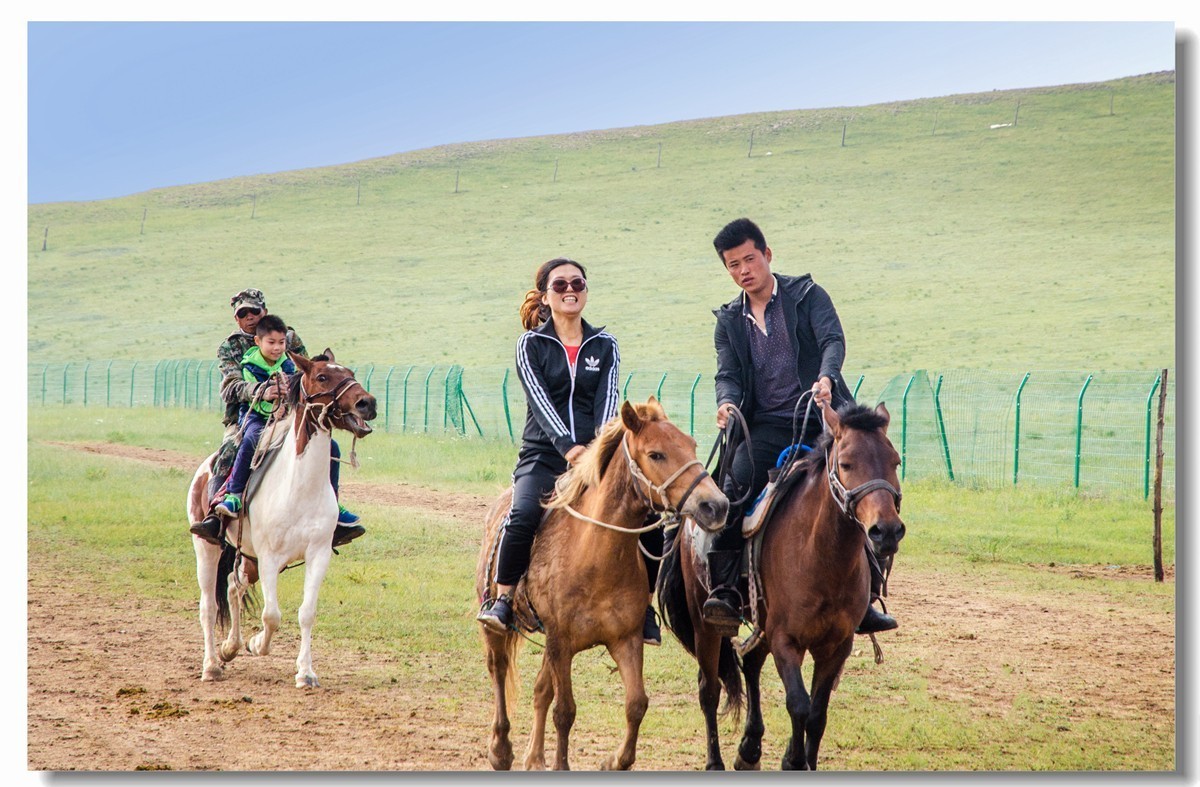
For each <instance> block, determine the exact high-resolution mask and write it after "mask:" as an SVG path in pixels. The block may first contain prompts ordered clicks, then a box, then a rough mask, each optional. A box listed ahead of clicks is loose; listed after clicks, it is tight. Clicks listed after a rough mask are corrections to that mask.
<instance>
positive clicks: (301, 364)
mask: <svg viewBox="0 0 1200 787" xmlns="http://www.w3.org/2000/svg"><path fill="white" fill-rule="evenodd" d="M288 357H289V358H291V359H292V363H294V364H296V368H297V369H299V370H300V371H301V372H303V373H304V374H308V370H309V369H311V368H312V361H310V360H308V359H307V358H305V357H304V356H303V355H301V354H300V353H294V352H292V351H291V350H288Z"/></svg>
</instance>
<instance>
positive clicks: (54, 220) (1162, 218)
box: [28, 72, 1175, 371]
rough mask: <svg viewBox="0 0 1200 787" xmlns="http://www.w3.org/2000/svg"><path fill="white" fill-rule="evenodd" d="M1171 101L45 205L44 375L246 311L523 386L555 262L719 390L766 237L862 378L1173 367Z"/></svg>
mask: <svg viewBox="0 0 1200 787" xmlns="http://www.w3.org/2000/svg"><path fill="white" fill-rule="evenodd" d="M1174 91H1175V75H1174V72H1165V73H1158V74H1150V75H1143V76H1138V77H1131V78H1127V79H1120V80H1115V81H1112V82H1105V83H1097V84H1087V85H1070V86H1062V87H1052V88H1036V89H1027V90H1015V91H997V92H992V93H985V94H975V95H959V96H948V97H944V98H930V99H923V100H918V101H905V102H898V103H894V104H882V105H876V106H869V107H852V108H834V109H823V110H809V111H793V112H771V113H762V114H751V115H739V116H734V117H723V118H713V119H707V120H695V121H688V122H681V123H672V124H666V125H661V126H651V127H636V128H627V129H615V130H609V131H596V132H588V133H579V134H568V135H560V136H550V137H539V138H528V139H517V140H506V141H497V142H482V143H471V144H462V145H453V146H446V147H440V148H433V149H429V150H421V151H416V152H412V153H405V154H400V155H396V156H389V157H385V158H379V159H372V160H368V161H362V162H358V163H355V164H348V165H344V166H337V167H326V168H320V169H311V170H302V171H295V172H286V173H278V174H272V175H261V176H254V177H245V178H237V179H231V180H223V181H218V182H213V183H204V184H197V185H191V186H181V187H176V188H167V189H160V190H155V191H150V192H146V193H143V194H137V195H133V196H129V197H124V198H120V199H112V200H104V201H99V202H91V203H60V204H45V205H32V206H30V208H29V216H28V229H29V238H28V254H29V352H30V358H31V360H36V361H59V362H61V361H66V360H71V359H97V360H98V359H109V358H117V359H134V358H149V359H156V358H167V357H171V358H181V357H192V358H209V357H211V356H212V354H213V351H214V349H215V347H216V345H217V343H218V342H219V341H220V340H221V338H222V337H223V336H224V335H225V333H226V332H227V331H228V330H229V329H230V328H231V327H232V320H231V315H230V310H229V308H228V298H229V296H230V295H231V294H232V293H234V292H236V291H237V290H238V289H240V288H242V287H244V286H250V285H253V286H258V287H261V288H262V289H264V290H265V291H266V293H267V297H268V304H269V306H270V308H271V310H272V311H274V312H276V313H278V314H280V315H282V316H284V317H285V318H286V319H287V320H288V321H289V322H290V323H291V324H293V325H295V326H296V327H297V328H298V329H299V330H300V333H301V335H302V336H303V337H304V338H305V340H306V341H307V343H308V346H309V347H310V349H314V350H315V349H319V348H320V347H324V346H325V345H331V346H333V347H334V349H335V350H337V351H338V353H339V357H340V358H342V359H343V360H347V361H348V362H350V363H367V362H374V363H445V362H449V361H453V362H458V363H462V364H464V365H467V366H468V367H471V366H479V365H497V364H506V363H509V362H510V360H511V356H512V348H513V343H514V340H515V338H516V336H517V334H518V333H519V330H520V329H519V325H518V323H517V319H516V308H517V305H518V304H519V303H520V301H521V299H522V296H523V294H524V292H525V290H526V289H527V288H528V287H529V286H530V283H531V278H532V274H533V271H534V268H535V267H536V266H537V264H539V263H540V262H542V261H543V260H545V259H548V258H550V257H553V256H557V255H560V254H562V255H568V256H572V257H574V258H576V259H578V260H580V261H581V262H583V263H585V264H586V265H587V266H588V268H589V273H590V276H589V279H590V283H591V286H592V290H591V301H590V304H589V307H588V313H587V316H588V317H589V319H591V320H593V321H594V322H597V323H604V324H607V325H608V326H609V329H610V330H611V331H613V332H614V333H615V334H616V335H617V336H618V338H619V339H620V341H621V347H622V355H623V360H624V363H625V365H626V366H627V367H628V368H636V367H642V368H672V369H675V368H687V369H695V370H696V371H707V370H709V369H710V368H711V367H712V365H713V352H712V327H713V318H712V316H711V314H710V309H711V308H713V307H714V306H716V305H718V304H719V303H721V302H723V301H725V300H728V299H729V298H730V297H732V296H733V295H734V294H735V292H736V288H735V287H734V285H733V283H732V282H731V281H729V279H728V278H727V276H726V275H725V273H724V271H723V269H722V267H721V265H720V262H719V261H718V259H717V257H716V255H715V253H714V252H713V249H712V245H711V238H712V236H713V235H714V234H715V232H716V231H717V230H718V229H719V228H720V227H721V226H722V225H723V224H724V223H725V222H726V221H728V220H730V219H733V218H736V217H738V216H741V215H748V216H751V217H752V218H754V219H755V220H757V221H758V222H759V223H760V224H761V225H762V227H763V228H764V230H765V231H766V233H767V239H768V243H769V244H770V245H771V247H772V249H773V250H774V252H775V269H776V270H778V271H780V272H784V273H803V272H811V273H812V274H813V276H814V277H815V278H816V280H817V281H818V282H820V283H821V284H822V285H824V286H825V287H826V289H828V290H829V291H830V293H831V295H832V296H833V298H834V301H835V303H836V304H837V306H838V309H839V312H840V314H841V317H842V321H843V324H844V325H845V327H846V331H847V336H848V358H847V369H848V370H851V369H852V370H855V371H862V370H868V369H869V370H879V371H886V370H897V371H899V370H907V369H915V368H954V367H981V368H996V369H1018V368H1020V369H1026V368H1042V369H1045V368H1063V369H1086V370H1094V369H1137V370H1142V369H1147V370H1148V369H1154V368H1161V367H1163V366H1173V365H1174V363H1173V359H1174V353H1175V345H1174V337H1175V317H1174V284H1175V279H1174V277H1175V264H1174V193H1175V162H1174V130H1175V111H1174ZM1018 106H1019V109H1018ZM1110 106H1111V113H1110ZM1014 120H1015V121H1016V122H1015V123H1014ZM999 124H1013V125H1010V126H1003V127H999V128H992V126H993V125H999ZM843 130H844V132H843ZM751 133H753V150H752V155H747V154H748V152H751V151H750V145H749V143H750V138H751ZM843 133H844V142H843ZM660 149H661V166H659V155H660ZM456 183H457V192H456V190H455V188H456ZM143 211H144V212H145V225H144V231H143V229H142V222H143ZM46 228H49V231H48V243H47V249H46V250H45V251H42V242H43V236H44V233H45V232H46Z"/></svg>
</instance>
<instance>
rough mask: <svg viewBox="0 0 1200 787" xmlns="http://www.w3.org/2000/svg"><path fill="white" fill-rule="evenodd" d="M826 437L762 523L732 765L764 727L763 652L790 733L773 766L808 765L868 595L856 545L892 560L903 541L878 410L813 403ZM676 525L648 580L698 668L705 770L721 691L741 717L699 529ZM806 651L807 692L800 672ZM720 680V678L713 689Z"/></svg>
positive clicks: (714, 748) (742, 765)
mask: <svg viewBox="0 0 1200 787" xmlns="http://www.w3.org/2000/svg"><path fill="white" fill-rule="evenodd" d="M823 411H824V416H825V424H826V428H827V431H826V433H825V434H824V435H823V436H822V439H821V440H820V442H819V444H818V446H817V448H816V450H814V451H813V452H812V453H811V454H809V456H808V457H806V458H805V459H803V460H802V461H803V462H805V463H806V464H807V467H805V468H804V472H805V473H806V475H805V476H804V478H802V479H801V480H799V481H798V482H797V484H796V486H795V487H793V488H792V490H791V492H790V494H789V495H788V497H787V498H786V499H785V500H782V501H780V503H779V504H778V506H777V508H776V510H775V512H774V514H773V515H772V517H771V520H770V521H769V522H767V523H766V524H765V525H764V528H766V530H765V532H764V533H763V543H762V553H761V554H762V557H761V561H760V566H761V574H760V575H761V579H762V584H761V586H760V587H759V589H758V595H759V598H758V605H757V606H758V609H757V613H758V614H757V618H758V623H759V627H760V628H761V630H762V634H763V636H762V640H761V642H760V644H759V645H758V646H757V647H756V648H754V649H753V650H750V651H749V652H747V653H746V654H745V655H744V656H743V658H742V667H741V672H742V674H743V675H745V678H746V686H745V702H746V710H747V713H746V725H745V730H744V732H743V735H742V740H741V744H740V745H739V746H738V757H737V760H736V761H735V763H734V767H735V768H737V769H738V770H757V769H758V768H759V760H760V759H761V757H762V736H763V731H764V728H763V720H762V708H761V704H760V698H759V677H760V673H761V671H762V666H763V663H764V662H765V661H766V658H767V654H768V653H770V654H773V655H774V657H775V668H776V669H777V670H778V672H779V677H780V678H781V679H782V680H783V685H784V688H785V690H786V693H787V711H788V715H789V716H790V717H791V721H792V735H791V739H790V740H789V742H788V747H787V751H786V752H785V754H784V755H783V768H784V769H797V770H807V769H813V770H815V769H816V767H817V750H818V749H819V748H820V745H821V736H822V735H823V734H824V732H825V722H826V714H827V711H828V707H829V699H830V695H831V694H832V692H833V690H834V688H835V687H836V685H837V681H838V678H839V676H840V675H841V672H842V668H843V666H844V665H845V663H846V658H847V657H848V656H849V655H850V650H851V648H852V646H853V644H854V631H855V628H856V626H857V625H858V623H859V621H861V620H862V618H863V614H864V613H865V612H866V609H867V603H868V601H869V598H870V573H869V568H868V566H867V554H866V549H865V546H866V544H867V543H868V539H870V543H871V544H872V546H873V548H874V551H875V554H876V555H878V556H880V557H886V556H888V555H894V554H895V553H896V550H897V549H898V547H899V543H900V539H902V538H903V537H904V523H903V522H902V521H901V520H900V482H899V479H898V478H897V477H896V468H897V466H899V464H900V456H899V454H897V453H896V449H895V448H894V447H893V446H892V443H891V441H890V440H888V438H887V425H888V422H889V420H890V417H889V415H888V411H887V408H886V407H884V406H883V405H882V404H880V405H879V406H878V407H877V408H875V409H874V410H871V409H868V408H866V407H860V406H857V405H851V406H849V407H844V408H843V409H842V412H841V413H840V414H839V413H837V412H834V410H833V409H832V408H823ZM696 524H697V525H699V527H700V529H697V528H696V527H694V526H692V524H691V523H690V522H689V523H685V525H684V527H681V528H680V530H679V533H678V535H677V538H678V539H681V541H680V543H679V546H678V548H677V549H676V550H675V551H674V553H673V554H672V556H671V557H670V558H669V559H668V560H666V561H664V562H663V566H662V569H661V571H660V573H659V605H660V607H661V608H662V610H663V614H664V615H665V617H666V619H667V622H668V623H669V624H670V626H671V627H672V629H674V631H675V635H676V636H677V637H678V638H679V640H680V642H682V643H683V646H684V647H685V648H686V649H687V650H688V652H689V653H691V654H692V655H693V656H695V657H696V659H697V661H698V662H699V664H700V676H699V685H700V707H701V709H702V710H703V712H704V720H705V726H706V728H707V733H708V761H707V768H708V769H709V770H723V769H724V767H725V765H724V762H723V761H722V759H721V748H720V741H719V739H718V735H717V724H716V718H717V703H718V700H719V699H720V690H721V684H724V686H725V689H726V695H727V700H726V706H727V707H730V708H732V709H734V710H736V711H740V710H741V704H742V701H743V693H742V685H741V680H740V677H741V676H740V675H739V674H738V669H737V664H736V659H735V657H734V654H733V650H732V647H731V645H730V641H729V640H728V639H724V638H722V637H721V636H720V635H719V634H718V633H717V632H716V631H715V630H714V629H713V628H712V627H711V626H709V624H707V623H705V622H704V620H703V618H702V616H701V614H700V608H701V606H702V605H703V604H704V600H705V598H706V597H707V595H708V590H707V588H706V587H704V581H703V579H704V577H705V571H704V544H705V542H706V541H707V537H706V535H707V534H706V533H704V532H701V530H704V531H710V532H711V531H712V528H711V527H707V526H705V525H704V523H702V522H697V523H696ZM806 653H811V654H812V659H813V673H812V691H811V694H810V693H809V690H808V688H806V687H805V685H804V679H803V676H802V675H801V672H800V666H801V664H802V663H803V661H804V656H805V654H806ZM718 681H719V682H718Z"/></svg>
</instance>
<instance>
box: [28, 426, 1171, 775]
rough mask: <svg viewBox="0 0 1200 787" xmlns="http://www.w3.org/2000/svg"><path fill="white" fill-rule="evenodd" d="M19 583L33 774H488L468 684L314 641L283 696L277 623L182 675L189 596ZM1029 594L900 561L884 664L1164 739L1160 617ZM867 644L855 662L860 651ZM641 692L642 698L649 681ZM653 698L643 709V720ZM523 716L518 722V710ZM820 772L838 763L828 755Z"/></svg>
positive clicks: (474, 501)
mask: <svg viewBox="0 0 1200 787" xmlns="http://www.w3.org/2000/svg"><path fill="white" fill-rule="evenodd" d="M70 447H72V448H75V449H77V450H85V451H91V452H97V453H104V454H106V455H113V456H120V457H124V458H127V459H132V460H138V461H147V462H153V463H156V464H160V465H170V466H175V467H179V468H181V469H183V470H185V471H187V472H189V473H190V471H191V469H192V468H194V467H195V465H196V463H197V462H198V461H199V458H198V457H191V456H187V455H183V454H179V453H174V452H170V451H160V450H152V449H143V448H135V447H130V446H119V445H110V444H95V445H77V444H73V445H71V446H70ZM347 488H348V489H353V493H354V495H355V498H356V499H370V500H372V502H377V503H383V504H387V505H398V506H405V507H410V508H419V509H420V508H424V509H428V510H430V511H436V512H437V513H438V514H440V515H442V516H445V515H450V516H452V517H453V518H455V519H456V520H461V521H463V522H467V521H470V522H472V523H474V522H478V521H479V518H480V514H481V512H482V510H483V509H484V508H486V505H487V504H488V502H489V501H487V500H485V499H484V498H481V497H478V496H473V495H451V494H442V493H437V492H433V491H430V490H427V489H423V488H420V487H413V486H410V485H404V484H387V485H384V484H367V483H361V482H359V483H348V484H347ZM1043 570H1045V571H1060V572H1066V573H1071V574H1073V575H1075V576H1078V577H1079V578H1080V579H1081V580H1082V581H1083V582H1086V580H1087V579H1088V577H1092V576H1100V575H1103V576H1106V577H1113V576H1116V577H1119V578H1120V579H1122V580H1124V581H1128V582H1130V583H1142V582H1145V583H1149V582H1150V581H1151V580H1152V577H1151V576H1150V569H1149V568H1148V567H1146V568H1145V569H1138V568H1131V567H1124V568H1122V569H1119V570H1118V569H1108V568H1104V567H1096V568H1087V569H1081V568H1079V567H1070V568H1062V567H1049V566H1047V567H1043ZM1168 581H1171V582H1173V581H1174V577H1173V575H1169V576H1168ZM28 587H29V606H28V632H29V645H28V676H29V686H28V698H29V699H28V710H29V730H28V734H29V740H28V766H29V768H30V769H32V770H72V769H87V770H132V769H135V768H141V769H173V770H186V769H193V770H208V769H223V770H258V769H271V770H410V769H419V770H475V769H487V767H488V766H487V762H486V760H485V759H484V752H483V747H484V742H485V733H486V726H487V723H488V716H489V713H490V708H489V706H488V697H487V694H486V689H485V687H484V686H483V685H480V686H478V687H474V686H473V687H471V690H470V691H468V692H462V691H460V692H458V693H459V694H461V695H463V698H462V699H461V701H456V702H452V703H446V702H444V701H440V702H439V701H437V700H435V699H431V698H430V697H429V696H428V695H427V694H426V695H424V696H422V695H421V694H419V693H418V691H419V689H414V688H411V687H405V686H403V685H401V684H398V683H395V682H393V681H392V679H391V677H390V676H391V675H392V674H394V673H396V672H398V671H399V670H398V669H397V667H396V665H395V664H394V663H393V659H390V658H388V657H381V656H371V655H364V654H362V653H357V652H349V651H338V650H336V649H335V648H333V647H324V648H322V651H321V678H322V683H323V686H324V687H323V688H322V689H321V690H320V691H316V692H303V691H298V690H296V689H294V688H293V687H292V686H291V682H290V681H286V680H281V679H280V675H286V674H290V669H289V668H290V662H291V659H292V658H294V654H295V652H296V648H297V638H298V635H297V633H296V631H295V630H294V627H293V628H289V627H286V626H285V627H284V629H283V631H282V632H281V634H280V639H279V644H278V647H277V649H276V650H275V652H274V654H273V655H271V656H268V657H265V658H239V659H238V662H237V680H236V681H224V682H221V683H201V682H200V681H199V680H187V681H181V680H180V676H181V675H187V676H192V675H193V673H195V672H196V671H197V668H198V665H197V654H196V646H197V642H196V641H194V640H196V639H197V638H198V632H197V637H180V636H177V634H176V633H175V631H176V629H177V628H178V625H179V621H180V620H181V619H184V618H187V619H191V620H194V616H195V605H194V602H188V603H186V604H179V603H178V602H167V601H158V600H147V599H143V598H139V597H137V596H134V595H131V596H130V598H131V599H132V603H131V604H118V603H114V599H112V598H108V597H105V596H102V595H100V594H99V592H98V590H97V588H96V586H95V585H94V583H93V582H92V581H91V580H90V579H89V578H88V577H87V576H86V575H85V574H83V573H82V572H79V571H75V572H72V569H71V568H70V567H66V566H63V565H59V564H57V563H54V562H53V559H52V557H51V556H47V555H45V554H41V553H34V554H31V555H29V586H28ZM1085 588H1086V586H1085ZM1130 595H1133V594H1130ZM1030 599H1031V596H1030V594H1029V593H1028V591H1026V590H1023V589H1021V588H1012V587H980V586H979V585H978V584H977V583H975V581H974V580H973V579H972V578H970V577H968V576H965V575H963V574H960V573H956V572H951V571H945V572H943V571H938V570H921V571H918V570H915V569H912V568H905V570H904V571H901V572H898V573H897V575H896V577H895V578H894V583H893V601H892V605H891V607H892V610H893V611H894V612H895V613H896V614H897V615H899V616H900V617H901V619H902V620H903V621H904V626H903V627H902V628H901V629H900V630H898V631H896V632H892V633H890V634H888V635H886V636H887V637H888V639H887V640H886V642H885V647H886V654H887V657H888V658H889V659H897V660H912V659H917V658H920V659H924V660H925V661H927V662H928V663H930V664H931V665H933V666H934V668H935V675H936V683H935V682H934V680H933V679H931V681H930V687H929V696H930V698H931V699H932V700H945V701H949V702H961V703H969V704H970V706H971V707H972V708H974V709H975V711H976V712H977V713H978V714H980V715H981V716H996V717H1001V716H1003V715H1005V714H1006V713H1008V712H1009V711H1010V710H1011V708H1012V707H1013V703H1014V700H1015V699H1016V698H1019V697H1023V696H1034V697H1037V696H1045V695H1048V694H1053V695H1055V696H1058V697H1062V698H1071V702H1070V707H1069V710H1067V711H1066V712H1067V713H1068V715H1069V722H1071V723H1073V722H1082V721H1091V720H1095V719H1104V718H1113V717H1120V718H1125V719H1137V720H1142V721H1144V722H1145V724H1146V725H1147V726H1153V727H1155V728H1161V729H1162V732H1163V735H1164V736H1166V735H1171V734H1173V732H1174V714H1175V696H1174V689H1175V639H1174V626H1175V617H1174V615H1172V614H1147V613H1146V612H1145V610H1144V608H1143V607H1139V606H1136V605H1135V604H1133V603H1130V604H1128V605H1126V604H1124V603H1123V602H1122V601H1120V600H1117V599H1114V598H1113V597H1112V596H1111V595H1108V596H1100V595H1099V594H1097V596H1096V603H1095V604H1094V605H1090V606H1088V607H1087V610H1088V611H1087V613H1086V614H1081V611H1080V606H1079V604H1080V598H1079V596H1074V597H1073V598H1071V599H1061V598H1057V597H1053V596H1047V597H1044V598H1038V599H1037V600H1036V601H1031V600H1030ZM665 647H668V648H678V644H677V643H675V642H668V643H667V644H666V646H665ZM865 647H866V649H867V651H868V653H869V643H868V644H867V645H865ZM288 654H291V655H288ZM657 657H658V656H657V655H654V656H648V658H657ZM526 678H527V681H526V682H528V679H529V678H530V676H526ZM649 689H650V692H651V695H652V696H653V694H654V688H653V686H651V687H649ZM447 690H448V691H450V692H454V687H453V686H447ZM443 694H444V693H443ZM442 699H443V700H444V696H443V697H442ZM902 700H903V698H902V697H900V698H896V699H895V700H894V701H902ZM880 701H882V702H889V701H893V700H891V699H889V698H886V697H885V698H881V700H880ZM653 705H654V701H653V699H652V710H653ZM522 717H523V718H522V721H523V724H524V725H527V723H528V722H527V714H524V713H523V714H522ZM696 723H697V728H698V729H697V733H696V734H695V735H694V736H693V737H694V740H693V741H690V742H689V741H674V742H673V745H671V746H669V747H668V746H663V747H658V749H657V750H656V748H655V746H654V742H653V741H652V740H646V741H645V742H644V744H643V745H642V746H641V747H640V748H639V760H638V764H637V767H638V768H639V769H645V770H651V769H654V770H659V769H685V770H687V769H695V768H697V767H699V766H701V765H702V762H701V761H700V757H701V754H700V753H701V751H702V746H703V741H702V736H701V734H700V729H699V727H700V719H699V716H698V714H697V720H696ZM515 732H516V738H515V741H514V742H515V744H516V745H517V746H518V748H520V747H523V746H524V742H525V737H526V735H527V732H528V731H527V730H526V729H521V730H516V731H515ZM645 737H647V738H649V736H645ZM594 744H595V742H594V741H592V740H591V739H590V738H589V737H588V733H587V732H586V731H584V730H580V732H579V735H578V736H576V737H575V738H574V739H573V750H574V749H575V748H576V747H578V748H579V749H580V750H581V756H578V757H576V760H575V761H576V763H577V767H591V764H592V763H594V762H595V761H596V760H597V759H598V755H599V751H600V749H598V748H597V745H594ZM606 745H607V744H606ZM589 748H590V749H592V750H593V751H591V752H589V751H587V750H588V749H589ZM593 754H595V755H596V756H593ZM775 762H777V760H776V761H775ZM828 765H829V767H831V768H835V769H836V768H839V767H852V766H850V765H849V764H845V763H844V764H842V765H840V766H839V765H838V764H837V762H836V759H833V760H830V761H828ZM772 767H773V766H772ZM1014 767H1018V768H1019V767H1021V766H1020V765H1019V764H1016V763H1014Z"/></svg>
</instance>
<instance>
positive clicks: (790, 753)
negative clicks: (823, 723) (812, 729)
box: [771, 644, 812, 771]
mask: <svg viewBox="0 0 1200 787" xmlns="http://www.w3.org/2000/svg"><path fill="white" fill-rule="evenodd" d="M771 650H772V651H773V652H774V654H775V669H776V670H777V671H778V672H779V678H780V679H781V680H782V681H783V688H784V691H785V692H786V694H787V712H788V716H789V717H791V720H792V737H791V739H789V740H788V745H787V751H785V752H784V753H783V769H784V770H785V771H803V770H807V769H808V761H807V759H806V758H805V756H804V734H805V730H806V729H807V725H808V718H809V712H810V710H811V708H812V701H811V700H810V698H809V696H808V689H806V688H805V687H804V676H803V675H802V674H801V673H800V664H801V663H802V662H803V661H804V651H803V650H800V649H798V648H795V647H793V646H791V645H787V644H783V645H782V646H781V647H779V648H775V647H772V649H771Z"/></svg>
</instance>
